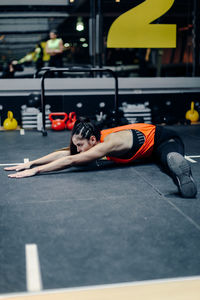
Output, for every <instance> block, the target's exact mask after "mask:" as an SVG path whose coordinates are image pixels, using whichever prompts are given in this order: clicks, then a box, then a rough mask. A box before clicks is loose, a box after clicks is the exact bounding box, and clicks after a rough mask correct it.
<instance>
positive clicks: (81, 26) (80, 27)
mask: <svg viewBox="0 0 200 300" xmlns="http://www.w3.org/2000/svg"><path fill="white" fill-rule="evenodd" d="M76 30H77V31H83V30H84V24H83V21H82V18H78V20H77V23H76Z"/></svg>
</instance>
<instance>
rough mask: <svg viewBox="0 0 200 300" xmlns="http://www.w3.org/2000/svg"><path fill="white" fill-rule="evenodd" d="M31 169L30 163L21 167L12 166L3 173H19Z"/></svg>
mask: <svg viewBox="0 0 200 300" xmlns="http://www.w3.org/2000/svg"><path fill="white" fill-rule="evenodd" d="M30 167H31V162H27V163H24V164H21V165H17V166H12V167H6V168H4V170H5V171H17V172H18V171H21V170H27V169H30Z"/></svg>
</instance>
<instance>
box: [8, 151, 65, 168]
mask: <svg viewBox="0 0 200 300" xmlns="http://www.w3.org/2000/svg"><path fill="white" fill-rule="evenodd" d="M68 155H70V151H69V148H66V150H60V151H55V152H52V153H50V154H48V155H45V156H43V157H41V158H38V159H35V160H32V161H29V162H27V163H24V164H20V165H17V166H12V167H6V168H4V170H5V171H21V170H26V169H30V168H31V167H32V166H35V165H43V164H48V163H50V162H52V161H54V160H57V159H59V158H62V157H66V156H68Z"/></svg>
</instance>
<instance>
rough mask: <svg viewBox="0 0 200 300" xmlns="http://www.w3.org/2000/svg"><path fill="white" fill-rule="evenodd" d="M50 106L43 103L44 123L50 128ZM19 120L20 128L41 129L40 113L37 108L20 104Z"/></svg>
mask: <svg viewBox="0 0 200 300" xmlns="http://www.w3.org/2000/svg"><path fill="white" fill-rule="evenodd" d="M50 108H51V106H50V105H49V104H46V105H45V125H46V127H47V128H51V121H50V120H49V114H50V113H51V111H50ZM21 120H22V128H24V129H37V130H38V131H41V130H42V113H41V112H40V110H39V109H38V108H35V107H27V105H22V106H21Z"/></svg>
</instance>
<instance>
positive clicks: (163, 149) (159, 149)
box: [153, 126, 185, 175]
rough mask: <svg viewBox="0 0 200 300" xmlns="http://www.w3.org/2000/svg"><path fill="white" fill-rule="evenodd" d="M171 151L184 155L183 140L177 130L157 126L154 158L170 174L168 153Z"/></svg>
mask: <svg viewBox="0 0 200 300" xmlns="http://www.w3.org/2000/svg"><path fill="white" fill-rule="evenodd" d="M170 152H178V153H180V154H181V155H183V156H184V154H185V149H184V144H183V141H182V140H181V138H180V136H179V135H178V134H177V133H176V132H175V131H173V130H171V129H167V128H165V127H161V126H156V133H155V142H154V150H153V158H154V159H155V161H156V162H157V163H158V164H159V165H160V167H161V169H162V170H163V171H164V172H166V173H167V174H169V175H170V171H169V168H168V164H167V154H168V153H170Z"/></svg>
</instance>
